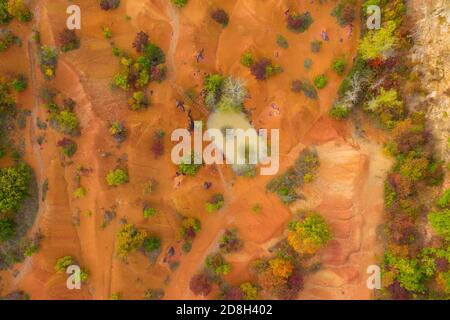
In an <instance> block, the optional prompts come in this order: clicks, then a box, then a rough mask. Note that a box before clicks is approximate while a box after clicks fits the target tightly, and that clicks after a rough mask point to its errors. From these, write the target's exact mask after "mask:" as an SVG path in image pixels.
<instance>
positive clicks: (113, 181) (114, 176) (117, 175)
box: [106, 169, 129, 186]
mask: <svg viewBox="0 0 450 320" xmlns="http://www.w3.org/2000/svg"><path fill="white" fill-rule="evenodd" d="M128 181H129V178H128V173H127V172H126V171H125V170H122V169H116V170H112V171H110V172H109V173H108V174H107V175H106V182H107V183H108V185H109V186H120V185H122V184H125V183H127V182H128Z"/></svg>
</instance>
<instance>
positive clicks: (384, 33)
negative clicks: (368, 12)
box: [359, 21, 398, 60]
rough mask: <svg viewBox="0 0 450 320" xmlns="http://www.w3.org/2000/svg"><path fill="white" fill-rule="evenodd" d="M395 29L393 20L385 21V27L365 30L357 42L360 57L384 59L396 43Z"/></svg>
mask: <svg viewBox="0 0 450 320" xmlns="http://www.w3.org/2000/svg"><path fill="white" fill-rule="evenodd" d="M395 30H396V25H395V22H393V21H387V23H386V26H385V27H383V28H381V29H379V30H371V31H369V32H367V33H366V35H365V36H364V38H363V39H362V40H361V41H360V44H359V53H360V54H361V57H362V58H363V59H365V60H371V59H376V58H381V59H386V58H387V56H388V54H389V52H390V51H391V50H392V49H393V48H394V47H395V46H396V45H397V43H398V39H397V37H396V36H395Z"/></svg>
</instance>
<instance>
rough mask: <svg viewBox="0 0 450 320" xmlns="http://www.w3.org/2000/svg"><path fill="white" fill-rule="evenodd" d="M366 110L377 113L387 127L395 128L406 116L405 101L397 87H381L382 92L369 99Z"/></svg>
mask: <svg viewBox="0 0 450 320" xmlns="http://www.w3.org/2000/svg"><path fill="white" fill-rule="evenodd" d="M364 110H365V111H367V112H369V113H372V114H373V115H375V116H376V117H377V118H378V119H379V120H380V122H381V124H382V125H383V126H384V127H385V128H387V129H392V128H394V127H395V125H396V124H397V122H398V121H400V120H402V119H403V118H404V116H405V110H404V104H403V101H401V100H400V97H399V95H398V93H397V90H395V89H390V90H385V89H384V88H381V90H380V94H379V95H378V96H376V97H374V98H373V99H371V100H369V101H368V102H367V104H366V105H365V107H364Z"/></svg>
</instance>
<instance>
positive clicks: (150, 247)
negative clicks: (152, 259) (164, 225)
mask: <svg viewBox="0 0 450 320" xmlns="http://www.w3.org/2000/svg"><path fill="white" fill-rule="evenodd" d="M142 246H143V248H144V250H145V251H146V252H149V253H151V252H155V251H158V250H159V249H161V239H160V238H159V237H157V236H150V237H148V238H146V239H145V240H144V243H143V244H142Z"/></svg>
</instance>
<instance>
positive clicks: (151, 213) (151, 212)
mask: <svg viewBox="0 0 450 320" xmlns="http://www.w3.org/2000/svg"><path fill="white" fill-rule="evenodd" d="M142 213H143V215H144V218H150V217H153V216H155V215H156V213H157V211H156V209H155V208H152V207H150V206H148V205H145V206H144V209H143V211H142Z"/></svg>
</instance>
